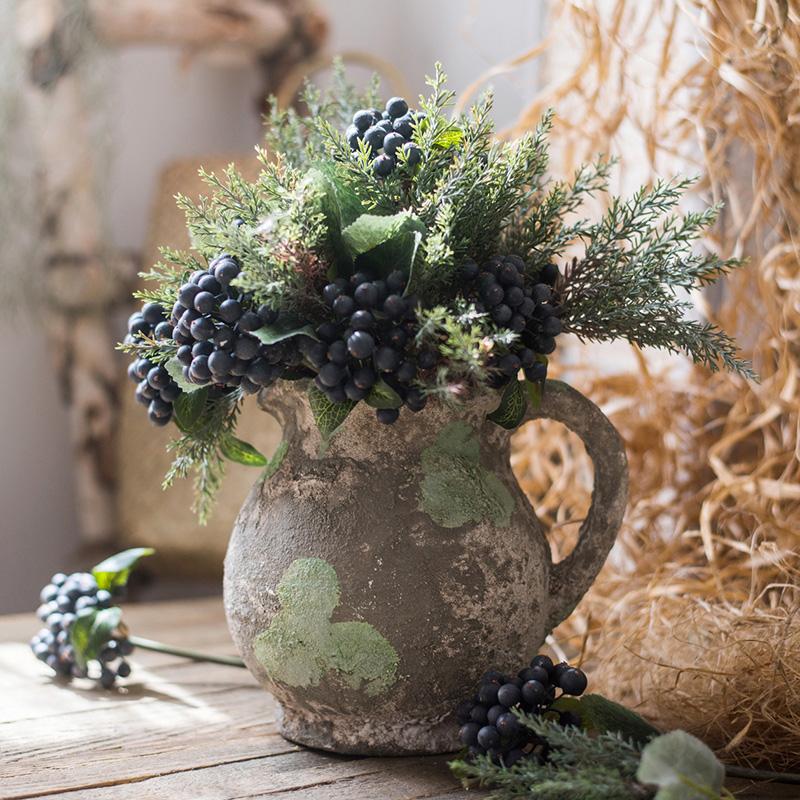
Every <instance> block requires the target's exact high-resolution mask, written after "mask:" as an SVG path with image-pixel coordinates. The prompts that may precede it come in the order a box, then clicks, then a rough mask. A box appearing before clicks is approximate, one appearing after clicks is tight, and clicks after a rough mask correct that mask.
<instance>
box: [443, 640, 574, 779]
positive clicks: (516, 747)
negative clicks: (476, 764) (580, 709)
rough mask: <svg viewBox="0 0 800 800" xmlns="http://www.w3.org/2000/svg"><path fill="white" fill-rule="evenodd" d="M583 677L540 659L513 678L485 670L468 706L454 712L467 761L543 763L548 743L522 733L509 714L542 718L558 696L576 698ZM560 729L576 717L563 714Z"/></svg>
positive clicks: (566, 666) (565, 667)
mask: <svg viewBox="0 0 800 800" xmlns="http://www.w3.org/2000/svg"><path fill="white" fill-rule="evenodd" d="M586 685H587V680H586V675H585V674H584V673H583V672H582V671H581V670H579V669H577V668H576V667H571V666H570V665H569V664H567V663H565V662H562V663H560V664H553V661H552V660H551V659H550V658H549V657H548V656H545V655H538V656H536V657H535V658H534V659H533V660H532V661H531V663H530V666H528V667H525V668H524V669H521V670H520V671H519V672H518V673H517V675H516V677H509V676H507V675H504V674H503V673H502V672H499V671H498V670H490V671H489V672H487V673H486V674H485V675H484V676H483V678H481V682H480V685H479V686H478V691H477V693H476V694H475V696H474V697H473V698H472V699H471V700H467V701H465V702H464V703H462V704H461V705H460V706H459V707H458V709H457V710H456V716H457V719H458V722H459V723H460V724H461V728H460V729H459V732H458V735H459V739H460V740H461V743H462V744H463V745H465V746H466V747H467V748H468V754H469V756H470V757H475V756H478V755H488V756H490V757H491V759H492V760H493V761H494V762H495V763H498V764H499V763H501V760H502V763H503V764H505V765H506V766H507V767H510V766H512V765H513V764H515V763H516V762H517V761H519V760H520V759H523V758H536V759H539V760H540V762H542V763H543V762H544V761H545V760H546V758H547V742H545V741H543V740H542V739H540V738H539V737H537V736H536V735H535V734H534V733H533V732H532V731H530V730H528V729H527V728H525V727H524V726H523V725H522V724H521V723H520V721H519V719H518V718H517V716H516V715H515V714H514V713H512V710H518V711H524V712H525V713H528V714H544V713H545V712H546V711H547V710H548V709H549V708H550V706H551V705H552V704H553V702H554V701H555V700H556V694H557V691H558V690H559V689H560V690H561V692H562V693H563V694H566V695H574V696H578V695H581V694H583V692H584V691H585V690H586ZM559 720H560V722H561V723H562V724H563V725H577V724H580V720H579V719H578V718H577V715H575V714H572V713H570V712H562V713H561V714H560V715H559Z"/></svg>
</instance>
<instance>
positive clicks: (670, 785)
mask: <svg viewBox="0 0 800 800" xmlns="http://www.w3.org/2000/svg"><path fill="white" fill-rule="evenodd" d="M636 779H637V780H638V781H640V782H641V783H646V784H652V785H654V786H657V787H658V791H657V792H656V795H655V799H654V800H708V799H709V798H716V797H719V795H720V792H721V790H722V784H723V782H724V780H725V768H724V767H723V766H722V764H720V762H719V761H718V760H717V758H716V756H715V755H714V753H713V752H712V751H711V749H710V748H709V747H708V746H707V745H705V744H703V742H701V741H700V740H699V739H697V738H696V737H694V736H692V735H691V734H689V733H686V731H670V733H665V734H664V735H663V736H659V737H658V738H656V739H653V741H652V742H650V744H648V745H647V746H646V747H645V748H644V750H642V760H641V762H640V763H639V769H638V770H637V772H636Z"/></svg>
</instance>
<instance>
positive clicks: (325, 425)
mask: <svg viewBox="0 0 800 800" xmlns="http://www.w3.org/2000/svg"><path fill="white" fill-rule="evenodd" d="M308 402H309V405H310V406H311V413H312V414H313V415H314V422H316V423H317V428H318V429H319V432H320V433H321V434H322V441H323V443H326V442H327V441H328V440H329V439H330V438H331V436H333V434H334V433H336V431H337V430H338V429H339V427H340V426H341V424H342V423H343V422H344V421H345V420H346V419H347V416H348V414H349V413H350V412H351V411H352V410H353V409H354V408H355V405H356V404H355V403H354V402H353V401H352V400H345V401H344V402H343V403H333V402H331V401H330V400H329V399H328V397H327V396H326V395H325V394H324V393H323V392H321V391H320V390H319V389H318V388H317V387H316V386H314V385H312V386H310V387H309V390H308Z"/></svg>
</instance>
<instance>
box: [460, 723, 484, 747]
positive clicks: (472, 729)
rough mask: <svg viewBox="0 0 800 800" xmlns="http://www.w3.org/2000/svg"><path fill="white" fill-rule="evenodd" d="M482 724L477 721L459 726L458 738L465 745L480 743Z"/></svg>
mask: <svg viewBox="0 0 800 800" xmlns="http://www.w3.org/2000/svg"><path fill="white" fill-rule="evenodd" d="M480 729H481V726H480V725H479V724H478V723H477V722H467V723H465V724H464V725H462V726H461V727H460V728H459V731H458V738H459V740H460V741H461V744H463V745H467V746H469V745H471V744H477V743H478V731H480Z"/></svg>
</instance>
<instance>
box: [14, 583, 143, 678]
mask: <svg viewBox="0 0 800 800" xmlns="http://www.w3.org/2000/svg"><path fill="white" fill-rule="evenodd" d="M40 600H41V605H40V606H39V608H38V609H37V611H36V615H37V616H38V617H39V619H40V620H41V621H42V622H43V623H44V625H45V627H43V628H42V629H41V630H40V631H39V632H38V633H37V634H36V635H35V636H34V637H33V638H32V639H31V643H30V644H31V650H33V654H34V655H35V656H36V657H37V658H38V659H39V660H40V661H43V662H44V663H45V664H47V666H48V667H50V668H51V669H52V670H53V671H54V672H55V673H56V675H57V676H59V677H60V678H64V679H66V680H69V679H71V678H86V677H90V678H94V679H96V680H97V681H98V682H99V683H100V685H101V686H103V687H104V688H106V689H110V688H111V687H112V686H113V685H114V682H115V681H116V679H117V677H120V678H127V677H128V675H130V674H131V665H130V664H129V663H128V662H127V661H126V660H125V656H128V655H130V654H131V652H133V645H132V644H131V643H130V641H129V640H128V639H127V638H126V637H125V636H122V635H112V636H111V637H110V638H109V639H108V641H107V642H106V643H105V645H104V646H103V649H102V650H101V651H100V654H99V662H98V663H99V667H98V669H96V670H95V669H90V667H92V668H93V667H95V666H97V665H96V664H95V665H89V666H87V667H86V668H84V667H81V666H79V665H78V663H77V660H76V658H75V648H74V647H73V646H72V643H71V640H70V631H71V629H72V626H73V625H74V624H75V622H76V620H77V619H78V615H79V614H80V613H81V612H84V611H85V610H91V609H103V608H109V607H110V606H111V605H112V603H113V600H114V597H113V595H112V593H111V592H110V591H108V590H107V589H100V588H99V587H98V586H97V581H96V580H95V578H94V576H93V575H91V574H90V573H88V572H73V573H72V574H71V575H65V574H64V573H63V572H59V573H56V574H55V575H53V577H52V578H50V583H48V584H47V586H45V587H44V588H43V589H42V591H41V594H40Z"/></svg>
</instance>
